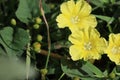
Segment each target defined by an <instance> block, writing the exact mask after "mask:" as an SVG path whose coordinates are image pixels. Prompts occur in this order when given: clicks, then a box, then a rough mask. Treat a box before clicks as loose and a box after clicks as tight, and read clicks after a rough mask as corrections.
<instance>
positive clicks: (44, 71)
mask: <svg viewBox="0 0 120 80" xmlns="http://www.w3.org/2000/svg"><path fill="white" fill-rule="evenodd" d="M40 72H41V74H42V75H46V74H47V73H48V70H47V69H41V70H40Z"/></svg>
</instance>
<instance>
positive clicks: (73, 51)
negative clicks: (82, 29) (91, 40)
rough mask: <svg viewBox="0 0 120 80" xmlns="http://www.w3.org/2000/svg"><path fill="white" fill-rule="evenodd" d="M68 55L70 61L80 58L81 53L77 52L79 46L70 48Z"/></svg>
mask: <svg viewBox="0 0 120 80" xmlns="http://www.w3.org/2000/svg"><path fill="white" fill-rule="evenodd" d="M70 55H71V58H72V60H74V61H76V60H79V59H80V56H81V52H80V50H79V46H75V45H73V46H70Z"/></svg>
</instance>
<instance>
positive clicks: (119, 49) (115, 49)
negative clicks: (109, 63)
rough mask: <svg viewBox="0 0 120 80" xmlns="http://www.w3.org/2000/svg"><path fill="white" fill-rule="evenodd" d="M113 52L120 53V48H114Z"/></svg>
mask: <svg viewBox="0 0 120 80" xmlns="http://www.w3.org/2000/svg"><path fill="white" fill-rule="evenodd" d="M111 52H112V53H113V54H117V53H120V47H113V48H112V50H111Z"/></svg>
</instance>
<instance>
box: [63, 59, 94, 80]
mask: <svg viewBox="0 0 120 80" xmlns="http://www.w3.org/2000/svg"><path fill="white" fill-rule="evenodd" d="M61 68H62V70H63V72H64V73H65V74H67V75H68V76H70V77H80V78H81V79H83V80H96V78H95V77H93V75H94V74H93V73H92V72H91V73H90V74H88V73H87V71H86V70H84V68H83V69H82V61H81V62H75V61H71V60H66V59H62V60H61ZM87 70H88V69H87ZM88 72H89V71H88Z"/></svg>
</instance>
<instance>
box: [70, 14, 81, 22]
mask: <svg viewBox="0 0 120 80" xmlns="http://www.w3.org/2000/svg"><path fill="white" fill-rule="evenodd" d="M79 21H80V19H79V17H78V16H74V17H72V19H71V22H72V23H73V24H76V23H78V22H79Z"/></svg>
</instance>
